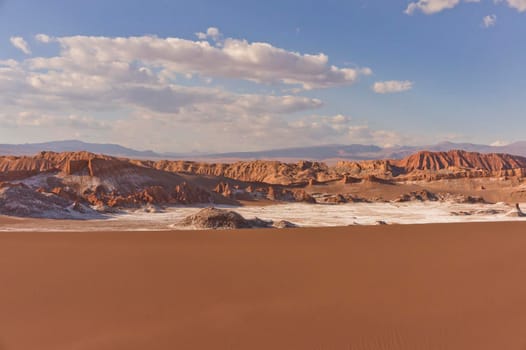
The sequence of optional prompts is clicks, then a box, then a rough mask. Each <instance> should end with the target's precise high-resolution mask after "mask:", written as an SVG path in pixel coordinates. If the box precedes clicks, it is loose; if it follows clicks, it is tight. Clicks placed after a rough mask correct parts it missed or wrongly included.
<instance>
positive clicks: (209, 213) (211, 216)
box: [175, 208, 273, 230]
mask: <svg viewBox="0 0 526 350" xmlns="http://www.w3.org/2000/svg"><path fill="white" fill-rule="evenodd" d="M272 224H273V223H272V222H271V221H264V220H261V219H258V218H256V219H252V220H247V219H245V218H244V217H243V216H241V215H240V214H239V213H236V212H235V211H232V210H224V209H217V208H205V209H202V210H200V211H199V212H197V213H196V214H194V215H190V216H187V217H186V218H184V219H183V220H181V221H180V222H179V223H177V224H176V225H175V226H176V227H181V228H185V227H186V228H194V229H212V230H217V229H223V230H225V229H243V228H268V227H272Z"/></svg>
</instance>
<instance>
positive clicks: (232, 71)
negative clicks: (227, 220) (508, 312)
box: [0, 0, 526, 152]
mask: <svg viewBox="0 0 526 350" xmlns="http://www.w3.org/2000/svg"><path fill="white" fill-rule="evenodd" d="M525 36H526V0H478V1H477V0H411V1H409V0H341V1H340V0H325V1H313V0H301V1H295V0H281V1H275V0H267V1H251V0H222V1H212V0H192V1H169V0H150V1H138V0H126V1H121V0H112V1H107V0H104V1H101V0H91V1H80V0H70V1H63V0H60V1H59V0H46V1H36V0H32V1H30V0H0V104H1V106H2V108H1V109H0V143H32V142H45V141H53V140H66V139H79V140H83V141H86V142H97V143H108V142H110V143H119V144H122V145H124V146H129V147H133V148H135V149H151V150H155V151H163V152H223V151H224V152H227V151H252V150H262V149H270V148H281V147H298V146H311V145H322V144H356V143H361V144H375V145H379V146H392V145H402V144H403V145H408V144H410V145H426V144H432V143H436V142H441V141H453V142H473V143H484V144H496V145H497V144H498V145H500V144H506V143H510V142H514V141H519V140H525V139H526V135H524V134H525V131H526V112H525V111H526V63H525V62H526V40H525Z"/></svg>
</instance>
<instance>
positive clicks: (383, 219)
mask: <svg viewBox="0 0 526 350" xmlns="http://www.w3.org/2000/svg"><path fill="white" fill-rule="evenodd" d="M273 203H274V204H272V205H269V204H266V205H264V206H258V205H255V203H254V204H252V205H249V206H242V207H231V206H221V205H220V206H218V207H219V208H227V209H230V210H234V211H236V212H238V213H239V214H241V215H242V216H244V217H245V218H247V219H254V218H256V217H258V218H260V219H263V220H268V221H273V222H279V221H282V220H285V221H288V222H292V223H294V224H296V225H298V226H300V227H336V226H340V227H343V226H349V225H377V224H429V223H454V222H489V221H499V222H500V221H526V214H523V215H524V216H522V217H519V216H517V210H516V208H515V206H514V205H511V204H506V203H495V204H487V203H455V202H441V201H428V202H419V201H413V202H403V203H396V202H386V203H348V204H337V205H323V204H304V203H282V204H276V202H273ZM152 208H153V209H155V210H158V212H149V211H148V210H147V209H152ZM202 208H203V206H169V207H165V208H156V207H150V208H141V209H136V210H126V211H124V210H123V211H121V212H120V213H118V214H105V216H106V218H105V219H102V220H101V219H90V220H52V219H32V218H15V217H5V216H4V217H2V216H0V232H13V231H18V232H20V231H42V232H44V231H151V230H159V231H170V230H173V229H191V227H178V226H177V225H176V224H177V223H178V222H180V221H181V220H182V219H183V218H185V217H187V216H189V215H193V214H195V213H197V212H198V211H199V210H201V209H202ZM521 208H522V209H524V210H526V203H522V204H521Z"/></svg>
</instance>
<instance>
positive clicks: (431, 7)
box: [404, 0, 513, 15]
mask: <svg viewBox="0 0 526 350" xmlns="http://www.w3.org/2000/svg"><path fill="white" fill-rule="evenodd" d="M460 1H461V0H418V1H416V2H411V3H409V5H407V8H406V9H405V11H404V13H405V14H407V15H412V14H414V13H415V12H417V11H420V12H422V13H425V14H426V15H432V14H434V13H438V12H442V11H444V10H447V9H452V8H454V7H456V6H457V5H459V4H460ZM511 1H513V0H511ZM464 2H467V3H478V2H480V0H464Z"/></svg>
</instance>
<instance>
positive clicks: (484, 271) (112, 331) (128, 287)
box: [0, 222, 526, 350]
mask: <svg viewBox="0 0 526 350" xmlns="http://www.w3.org/2000/svg"><path fill="white" fill-rule="evenodd" d="M0 349H1V350H145V349H152V350H157V349H159V350H164V349H265V350H268V349H287V350H290V349H302V350H304V349H320V350H321V349H342V350H349V349H353V350H355V349H368V350H385V349H404V350H408V349H415V350H416V349H418V350H425V349H463V350H465V349H477V350H482V349H488V350H489V349H491V350H495V349H499V350H506V349H517V350H524V349H526V223H520V222H516V223H469V224H441V225H392V226H371V227H360V226H355V227H345V228H323V229H294V230H252V231H228V232H227V231H216V232H199V231H192V232H187V231H177V232H126V233H123V232H90V233H37V232H33V233H20V232H18V233H1V234H0Z"/></svg>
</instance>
